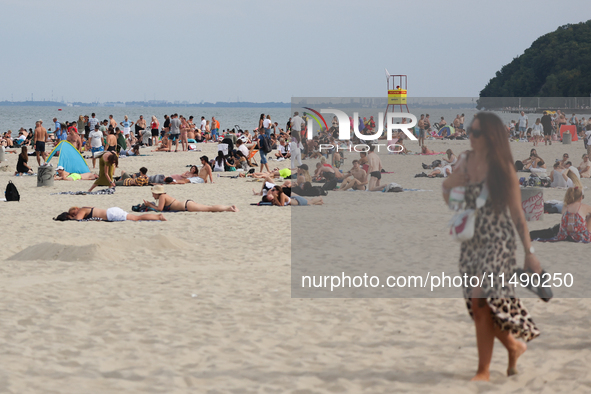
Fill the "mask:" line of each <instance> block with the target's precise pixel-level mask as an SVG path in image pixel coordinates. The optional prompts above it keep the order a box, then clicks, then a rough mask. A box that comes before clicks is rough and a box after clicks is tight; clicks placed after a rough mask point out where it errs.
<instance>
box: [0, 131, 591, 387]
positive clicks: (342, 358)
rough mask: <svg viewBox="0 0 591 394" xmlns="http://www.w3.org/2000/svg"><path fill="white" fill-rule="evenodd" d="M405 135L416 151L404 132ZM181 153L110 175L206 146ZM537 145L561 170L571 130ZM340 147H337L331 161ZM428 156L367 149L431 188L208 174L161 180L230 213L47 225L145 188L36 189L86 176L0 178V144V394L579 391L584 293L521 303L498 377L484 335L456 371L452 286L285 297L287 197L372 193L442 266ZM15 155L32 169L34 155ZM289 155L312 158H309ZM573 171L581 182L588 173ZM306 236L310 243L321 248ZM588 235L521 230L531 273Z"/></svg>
mask: <svg viewBox="0 0 591 394" xmlns="http://www.w3.org/2000/svg"><path fill="white" fill-rule="evenodd" d="M406 145H407V147H409V148H410V149H412V150H414V151H416V150H417V145H416V143H407V144H406ZM427 145H428V146H429V148H431V149H434V150H435V151H439V152H441V151H445V150H446V149H448V148H451V149H453V151H454V152H455V153H460V152H462V151H463V150H466V149H469V142H468V141H427ZM198 148H199V149H201V150H202V152H184V153H152V152H149V149H142V153H143V155H142V156H140V157H130V158H122V159H121V160H120V162H119V168H118V170H117V173H116V175H119V170H125V171H127V172H137V171H138V169H139V168H140V167H141V166H146V167H147V168H148V175H151V174H166V175H169V174H179V173H182V172H184V171H186V170H187V168H186V166H187V165H190V164H197V163H198V162H199V160H198V158H199V156H201V155H202V154H206V155H208V156H209V157H210V158H213V157H214V156H215V153H216V145H214V144H200V145H198ZM531 148H532V144H531V143H519V142H512V143H511V149H512V151H513V155H514V158H515V159H522V158H525V157H527V156H529V150H530V149H531ZM538 153H539V155H540V156H541V157H542V158H543V159H544V160H546V161H547V162H548V163H553V162H554V160H555V159H557V158H561V157H562V154H563V153H569V155H570V160H571V161H572V162H573V164H574V165H575V166H577V165H578V164H579V163H580V161H581V160H580V158H581V155H582V154H583V153H584V149H583V145H582V142H580V141H579V142H577V143H573V144H572V145H562V144H560V143H554V144H553V145H552V146H543V144H542V145H541V146H539V147H538ZM355 156H357V155H353V154H349V155H348V156H347V160H346V162H345V165H344V168H345V169H349V168H350V166H351V160H352V159H353V158H354V157H355ZM441 156H442V155H438V156H420V155H406V156H401V155H388V154H385V153H384V154H380V157H381V159H382V162H383V165H384V168H386V170H387V171H391V172H393V173H392V174H385V175H384V176H383V179H382V183H384V184H387V183H390V182H397V183H399V184H400V185H402V186H403V187H405V188H418V189H426V190H431V191H426V192H415V193H413V192H403V193H379V192H378V193H369V192H329V195H328V196H326V197H324V202H325V204H324V205H323V206H311V207H305V208H304V207H297V208H296V207H291V208H277V207H258V206H252V205H250V204H252V203H256V202H258V201H259V200H260V197H256V196H253V193H252V189H253V188H254V189H256V190H257V191H258V190H260V188H261V183H259V182H250V181H247V180H245V179H231V178H229V176H230V175H233V173H222V174H221V177H219V178H218V177H216V174H214V181H215V183H214V184H187V185H178V186H165V188H166V190H167V193H168V194H170V195H172V196H174V197H175V198H177V199H179V200H185V199H193V200H195V201H197V202H199V203H203V204H227V205H232V204H236V205H237V206H238V208H239V209H240V212H238V213H229V212H224V213H215V214H214V213H189V212H181V213H168V214H166V218H167V220H168V221H166V222H139V223H138V222H121V223H101V222H64V223H62V222H54V221H53V220H52V218H53V217H55V216H57V215H58V214H59V213H61V212H63V211H66V210H67V209H68V208H69V207H71V206H91V207H93V206H94V207H99V208H109V207H112V206H118V207H121V208H123V209H125V210H127V211H130V212H131V206H132V205H135V204H139V203H141V202H142V200H144V199H146V200H151V194H150V188H149V187H118V188H117V190H116V192H115V194H113V195H60V194H52V193H58V192H62V191H78V190H88V188H89V187H90V184H91V182H90V181H78V182H65V181H61V182H58V181H56V182H55V185H54V186H53V187H42V188H37V187H36V184H37V179H36V177H33V176H25V177H15V176H14V175H13V174H14V170H15V166H16V161H17V155H16V154H7V155H6V158H7V161H5V162H4V163H2V164H0V166H4V167H3V168H1V170H0V187H2V188H4V187H5V185H6V183H7V182H8V181H9V180H11V181H12V182H14V184H15V185H16V186H17V188H18V190H19V192H20V195H21V201H20V202H18V203H16V202H11V203H0V217H1V218H2V219H1V220H0V223H1V224H2V230H1V232H0V234H2V255H1V257H0V260H1V262H2V263H1V264H0V273H1V277H0V281H1V285H0V289H1V290H0V309H1V312H2V313H1V324H2V330H1V334H0V357H1V358H2V361H3V362H2V368H0V392H9V393H25V392H35V393H49V392H59V393H81V392H88V393H91V392H92V393H121V392H157V393H172V392H187V391H191V392H212V393H214V392H236V393H242V392H252V393H298V394H303V393H337V392H352V393H357V392H371V393H393V392H411V393H432V392H449V393H480V392H540V393H553V392H589V390H591V389H590V387H591V373H590V372H589V369H588V367H587V365H586V361H587V360H588V359H591V346H590V343H589V325H590V323H591V318H590V316H591V313H590V312H591V301H589V300H587V299H564V298H560V291H555V296H556V298H555V299H553V300H552V301H550V302H549V303H544V302H542V301H541V300H539V299H535V298H529V299H525V300H524V303H525V305H526V306H527V307H528V309H529V311H530V313H531V315H532V316H533V318H534V320H535V321H536V323H537V325H538V327H539V328H540V330H541V332H542V334H541V336H540V337H539V338H537V339H535V340H534V341H532V342H530V343H529V344H528V351H527V352H526V353H525V354H524V355H523V356H522V357H521V359H520V360H519V371H520V373H519V374H518V375H516V376H513V377H510V378H508V377H506V375H505V370H506V359H505V357H506V353H505V352H504V350H503V349H502V347H501V346H500V343H498V342H497V343H496V346H495V353H494V356H493V362H492V369H491V382H490V383H470V382H468V380H469V379H470V378H471V377H472V376H473V375H474V372H475V370H476V365H477V351H476V341H475V335H474V325H473V323H472V322H471V319H470V317H469V315H468V313H467V311H466V307H465V303H464V300H463V298H462V292H461V289H457V298H449V299H444V298H441V299H415V298H397V299H296V298H291V287H290V286H291V276H290V275H291V269H290V264H291V250H290V245H291V231H292V229H291V215H292V210H294V209H306V210H310V211H312V212H314V211H317V212H323V214H325V213H326V212H329V213H330V212H332V213H334V215H339V214H342V213H343V212H344V210H346V209H347V207H348V206H350V205H351V204H355V203H359V202H363V203H367V204H371V203H372V201H378V200H380V199H384V198H388V199H389V202H390V204H391V208H392V211H391V212H384V215H383V217H382V218H380V217H374V218H373V219H375V220H387V217H388V216H389V215H392V216H395V217H396V220H397V221H398V223H399V225H398V226H397V225H396V223H393V224H392V233H391V234H389V241H387V242H394V241H400V247H399V257H400V258H404V259H406V261H408V262H409V263H412V264H419V265H420V266H421V267H434V268H438V269H444V270H445V271H446V272H450V273H454V274H455V273H456V272H457V267H458V257H459V244H458V243H455V242H453V241H451V240H450V239H449V237H447V236H446V234H445V231H444V230H445V226H446V223H447V221H448V219H449V217H450V216H451V214H450V212H449V211H448V210H447V208H446V206H445V204H444V203H443V201H442V199H441V192H440V190H441V182H442V179H427V178H414V175H415V174H417V173H420V172H423V171H424V170H423V169H422V168H421V163H430V162H431V161H432V160H434V159H435V158H441ZM52 162H53V161H52ZM29 163H30V164H33V168H35V169H36V168H37V165H36V160H35V158H34V157H31V158H30V161H29ZM305 163H307V164H308V165H309V166H310V167H311V168H313V166H314V165H315V163H316V161H312V160H306V161H305ZM288 164H289V162H274V161H271V162H270V164H269V165H270V166H271V168H272V167H274V166H276V167H280V168H283V167H286V166H288ZM55 165H56V164H54V166H55ZM6 166H7V167H6ZM91 167H92V165H91ZM94 171H95V172H98V169H96V170H94ZM523 176H525V175H523ZM582 182H583V185H584V186H586V187H589V186H591V181H590V180H589V179H583V180H582ZM563 196H564V191H563V190H556V189H549V190H545V191H544V198H545V199H556V200H562V199H563ZM307 213H309V212H307ZM559 221H560V215H545V217H544V220H543V221H541V222H534V223H529V226H530V230H537V229H543V228H547V227H551V226H553V225H555V224H557V223H559ZM406 224H409V225H406ZM411 224H412V225H411ZM319 225H321V226H327V227H330V224H329V223H328V224H327V223H319ZM355 225H356V226H357V228H358V229H360V230H363V229H364V227H363V226H364V224H363V223H356V224H355ZM364 242H367V241H362V244H363V245H367V243H364ZM387 242H386V245H385V246H384V247H383V248H381V249H379V250H380V253H382V254H383V258H384V259H388V258H391V255H390V249H389V245H388V243H387ZM309 246H310V250H311V252H314V251H315V250H316V248H320V246H318V245H309ZM589 247H590V246H589V245H585V244H574V243H568V242H560V243H545V244H542V243H537V242H536V243H535V248H536V252H537V254H538V255H539V256H540V259H541V262H542V264H543V266H544V267H545V268H546V269H547V270H548V271H551V272H560V271H561V272H572V273H573V274H576V273H577V272H581V273H588V272H589V268H588V266H587V261H588V260H587V259H588V254H589ZM519 248H520V249H519V252H518V264H520V265H521V264H522V263H523V258H522V256H523V254H522V252H521V251H522V249H521V244H520V243H519ZM520 294H521V295H523V296H525V295H526V294H525V293H520Z"/></svg>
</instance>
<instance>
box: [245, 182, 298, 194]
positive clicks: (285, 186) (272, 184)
mask: <svg viewBox="0 0 591 394" xmlns="http://www.w3.org/2000/svg"><path fill="white" fill-rule="evenodd" d="M291 185H292V183H291V181H290V180H289V179H288V180H286V181H285V182H283V184H282V185H277V184H276V183H275V182H274V180H273V179H271V178H265V182H264V183H263V187H261V191H260V192H256V191H255V190H254V189H252V194H253V195H255V196H263V197H264V196H266V195H267V193H268V192H269V190H271V189H273V188H274V187H275V186H279V187H280V188H281V189H282V190H283V193H285V194H287V196H288V197H291Z"/></svg>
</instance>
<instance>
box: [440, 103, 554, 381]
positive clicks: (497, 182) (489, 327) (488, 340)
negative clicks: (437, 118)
mask: <svg viewBox="0 0 591 394" xmlns="http://www.w3.org/2000/svg"><path fill="white" fill-rule="evenodd" d="M468 135H469V137H470V144H471V146H472V151H467V152H465V153H464V154H462V155H461V156H460V159H459V160H458V163H457V164H456V167H455V170H454V172H453V173H452V174H451V175H450V176H449V177H448V178H447V179H446V180H445V181H444V182H443V185H442V188H443V198H444V200H445V201H446V202H449V199H450V192H451V191H452V189H453V188H455V187H464V188H465V189H464V190H465V199H464V203H465V206H466V208H467V209H476V217H475V225H474V235H473V237H472V238H471V239H469V240H467V241H464V242H462V245H461V252H460V272H461V274H462V275H464V274H467V276H468V277H469V278H470V277H473V276H478V277H479V278H484V280H482V281H481V283H480V285H479V286H478V287H470V283H471V281H470V283H468V286H467V287H464V298H465V301H466V306H467V308H468V312H469V313H470V315H471V316H472V318H473V319H474V325H475V326H476V343H477V347H478V371H477V372H476V375H475V376H474V378H473V379H472V380H486V381H488V380H489V377H490V371H489V369H490V363H491V359H492V353H493V345H494V341H495V338H497V339H499V341H501V343H502V344H503V346H505V348H506V349H507V352H508V355H509V365H508V367H507V375H509V376H510V375H514V374H516V373H517V368H516V367H517V359H518V358H519V356H521V355H522V354H523V353H524V352H525V350H526V349H527V346H526V344H525V343H524V342H521V341H518V340H517V339H516V338H521V339H523V340H525V341H526V342H527V341H530V340H532V339H534V338H535V337H537V336H538V335H540V331H539V330H538V328H537V327H536V325H535V323H534V322H533V320H532V319H531V316H530V315H529V313H528V311H527V309H526V308H525V307H524V306H523V304H522V303H521V301H520V300H519V298H516V297H515V289H514V287H513V286H511V285H509V284H508V279H507V278H511V276H512V275H513V273H514V272H515V271H516V269H517V260H516V250H517V242H516V240H515V232H514V230H513V224H514V225H515V228H516V229H517V232H518V234H519V237H520V239H521V242H522V243H523V247H524V249H525V263H524V268H525V271H526V272H528V273H537V274H540V275H541V274H542V273H543V272H544V271H542V269H541V267H540V261H539V260H538V258H537V257H536V255H535V254H534V249H533V247H532V246H531V240H530V237H529V231H528V229H527V224H526V222H525V215H524V213H523V209H522V207H521V195H520V189H519V183H518V180H517V177H516V176H515V170H514V169H513V157H512V155H511V149H510V147H509V143H508V140H507V133H506V130H505V128H504V126H503V122H502V121H501V120H500V119H499V117H498V116H496V115H494V114H491V113H485V112H481V113H478V114H477V115H476V116H475V117H474V120H473V122H472V125H471V127H469V128H468ZM454 195H456V193H454ZM484 273H486V275H484V276H483V274H484ZM490 274H492V275H493V277H494V281H492V282H491V281H490V277H489V275H490ZM503 274H504V277H505V286H504V287H501V286H500V282H499V281H500V276H501V275H503ZM519 276H525V274H521V275H519ZM465 286H466V285H465ZM544 290H545V291H544ZM534 291H536V292H537V293H538V295H539V296H540V298H542V299H543V300H544V301H547V300H549V299H550V298H551V297H552V294H551V291H549V290H547V289H544V288H534Z"/></svg>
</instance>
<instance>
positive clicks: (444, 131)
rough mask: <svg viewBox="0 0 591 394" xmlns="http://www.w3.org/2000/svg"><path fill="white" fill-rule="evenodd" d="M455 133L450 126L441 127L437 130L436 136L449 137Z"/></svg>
mask: <svg viewBox="0 0 591 394" xmlns="http://www.w3.org/2000/svg"><path fill="white" fill-rule="evenodd" d="M455 132H456V130H455V129H454V128H453V127H452V126H443V127H442V128H440V129H439V133H438V134H439V136H441V137H449V136H450V135H452V134H453V133H455Z"/></svg>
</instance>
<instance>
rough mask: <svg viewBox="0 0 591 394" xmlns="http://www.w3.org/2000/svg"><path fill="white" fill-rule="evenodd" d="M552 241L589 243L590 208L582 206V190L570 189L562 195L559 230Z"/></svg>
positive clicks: (590, 240)
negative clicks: (562, 202)
mask: <svg viewBox="0 0 591 394" xmlns="http://www.w3.org/2000/svg"><path fill="white" fill-rule="evenodd" d="M552 240H553V241H566V240H573V241H575V242H585V243H588V242H591V206H589V205H587V204H583V188H582V187H580V186H575V187H571V188H569V189H568V190H567V191H566V194H565V195H564V204H563V208H562V219H561V221H560V230H558V234H557V235H556V237H555V238H553V239H552Z"/></svg>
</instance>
